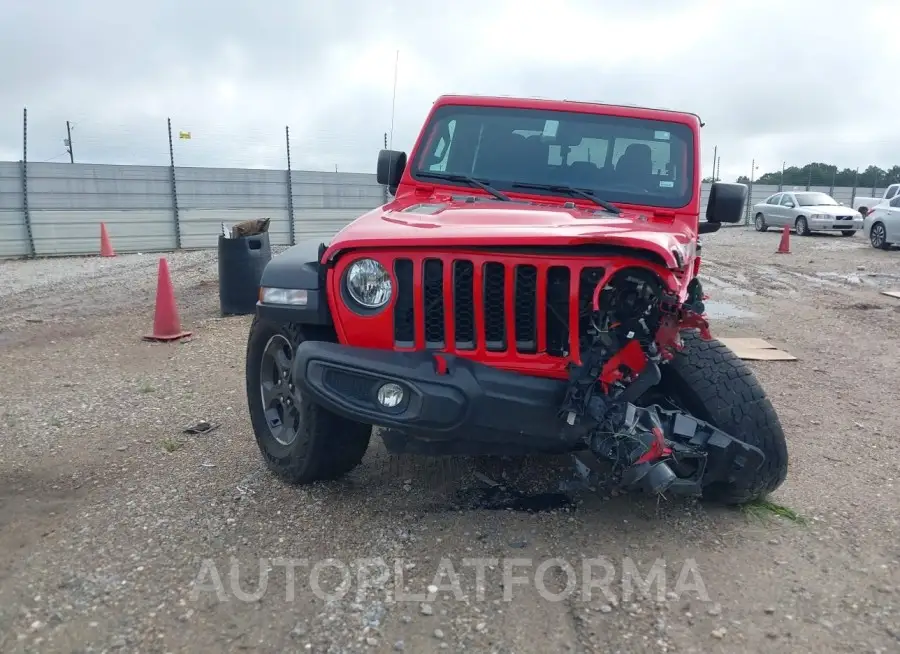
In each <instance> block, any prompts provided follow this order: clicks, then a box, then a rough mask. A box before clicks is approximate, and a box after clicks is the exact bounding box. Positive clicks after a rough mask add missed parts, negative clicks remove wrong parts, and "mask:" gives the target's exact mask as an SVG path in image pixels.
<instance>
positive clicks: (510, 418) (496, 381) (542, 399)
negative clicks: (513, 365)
mask: <svg viewBox="0 0 900 654" xmlns="http://www.w3.org/2000/svg"><path fill="white" fill-rule="evenodd" d="M293 379H294V380H295V383H297V384H298V385H299V387H300V391H301V393H306V394H308V395H309V397H310V398H311V399H312V400H313V401H314V402H316V403H317V404H321V405H322V406H324V407H326V408H328V409H329V410H331V411H333V412H334V413H337V414H338V415H341V416H344V417H346V418H349V419H351V420H356V421H358V422H362V423H366V424H372V425H379V426H383V427H387V428H389V429H395V430H399V431H401V432H404V433H407V434H409V435H415V436H417V437H419V438H422V439H426V440H430V441H438V442H439V441H450V440H463V441H473V442H480V443H496V444H508V445H510V446H528V447H529V448H530V449H531V450H532V451H533V450H534V449H537V450H543V451H566V450H568V449H570V448H571V446H572V445H573V444H574V443H576V442H578V441H579V440H580V439H581V438H583V435H584V433H583V431H580V430H572V429H562V428H561V425H560V423H559V419H558V417H557V410H558V407H559V405H560V403H561V402H562V398H563V396H564V395H565V388H566V387H565V383H564V382H562V381H558V380H552V379H542V378H535V377H528V376H525V375H520V374H517V373H512V372H507V371H503V370H497V369H495V368H491V367H489V366H486V365H484V364H480V363H477V362H473V361H469V360H467V359H462V358H458V357H455V356H452V355H449V354H439V355H436V354H433V353H428V352H391V351H385V350H376V349H369V348H359V347H352V346H346V345H339V344H334V343H323V342H312V341H309V342H304V343H302V344H300V345H299V346H298V348H297V350H296V353H295V359H294V369H293ZM339 437H340V435H339V434H335V438H339Z"/></svg>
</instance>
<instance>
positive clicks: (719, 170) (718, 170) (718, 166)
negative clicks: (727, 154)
mask: <svg viewBox="0 0 900 654" xmlns="http://www.w3.org/2000/svg"><path fill="white" fill-rule="evenodd" d="M721 174H722V157H721V156H720V157H719V158H718V160H717V161H716V176H715V180H716V181H717V182H718V181H719V180H720V179H721V177H720V175H721Z"/></svg>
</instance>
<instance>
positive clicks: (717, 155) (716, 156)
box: [712, 145, 719, 182]
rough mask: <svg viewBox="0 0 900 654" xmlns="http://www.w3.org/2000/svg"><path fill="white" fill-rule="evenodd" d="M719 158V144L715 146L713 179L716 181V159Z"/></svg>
mask: <svg viewBox="0 0 900 654" xmlns="http://www.w3.org/2000/svg"><path fill="white" fill-rule="evenodd" d="M718 159H719V146H718V145H717V146H716V147H714V148H713V174H712V181H714V182H715V181H716V161H718Z"/></svg>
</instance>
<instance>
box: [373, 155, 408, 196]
mask: <svg viewBox="0 0 900 654" xmlns="http://www.w3.org/2000/svg"><path fill="white" fill-rule="evenodd" d="M404 170H406V153H405V152H398V151H397V150H382V151H381V152H379V153H378V166H377V168H376V177H377V178H378V183H379V184H382V185H384V186H387V187H389V188H396V187H397V185H398V184H399V183H400V178H401V177H402V176H403V171H404Z"/></svg>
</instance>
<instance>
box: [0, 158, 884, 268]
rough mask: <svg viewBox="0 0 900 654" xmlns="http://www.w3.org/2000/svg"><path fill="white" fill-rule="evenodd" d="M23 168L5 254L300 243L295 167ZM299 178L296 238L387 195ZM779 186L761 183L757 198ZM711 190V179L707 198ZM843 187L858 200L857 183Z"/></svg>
mask: <svg viewBox="0 0 900 654" xmlns="http://www.w3.org/2000/svg"><path fill="white" fill-rule="evenodd" d="M22 173H23V164H22V163H21V162H0V258H7V257H21V256H30V255H32V254H33V255H35V256H58V255H79V254H94V253H97V252H98V251H99V244H100V223H101V222H104V223H106V227H107V230H108V231H109V234H110V237H111V238H112V241H113V246H114V247H115V249H116V252H120V253H125V252H158V251H167V250H174V249H176V248H178V247H179V245H180V247H182V248H186V249H195V248H214V247H216V243H217V239H218V234H219V233H220V229H221V224H222V223H223V222H224V223H225V224H226V225H232V224H234V223H237V222H240V221H242V220H248V219H252V218H264V217H268V218H270V219H271V223H270V225H269V232H270V238H271V241H272V244H273V245H289V244H290V243H291V235H292V234H291V220H290V210H289V206H290V204H289V201H288V172H287V171H286V170H258V169H253V170H248V169H237V168H176V169H175V184H174V189H173V184H172V178H171V169H170V168H169V167H167V166H113V165H104V164H66V163H29V164H28V165H27V177H26V180H25V181H27V196H26V194H25V193H24V192H23V190H24V184H23V175H22ZM291 181H292V183H291V185H290V186H291V198H290V199H291V201H292V203H293V216H294V225H293V237H294V241H295V242H296V241H299V240H302V239H304V238H319V239H328V238H330V237H331V236H332V235H334V233H335V232H337V231H338V230H339V229H340V228H342V227H343V226H344V225H346V224H347V223H348V222H350V221H351V220H353V219H354V218H356V217H357V216H358V215H360V214H361V213H362V212H364V211H367V210H369V209H372V208H374V207H377V206H378V205H380V204H382V203H383V202H384V200H385V191H384V189H383V187H381V186H380V185H378V184H377V183H376V182H375V176H374V175H369V174H362V173H328V172H316V171H291ZM798 190H802V189H801V188H800V187H798ZM811 190H821V191H825V192H826V193H827V192H829V191H830V190H831V189H829V188H828V187H822V188H815V189H811ZM777 191H778V187H777V186H754V187H753V193H752V197H751V199H750V203H749V204H750V205H752V204H754V203H756V202H760V201H762V200H763V199H765V198H766V197H768V196H769V195H771V194H772V193H775V192H777ZM882 192H883V189H877V190H876V195H879V194H881V193H882ZM708 195H709V185H708V184H704V185H703V197H702V199H703V203H704V206H705V203H706V200H707V198H708ZM857 195H871V189H870V188H869V189H857ZM833 196H834V198H835V199H837V200H838V201H842V202H844V203H846V204H850V201H851V197H852V196H853V189H852V188H836V189H834V193H833ZM26 197H27V204H26V202H25V199H26ZM176 202H177V220H176ZM26 206H27V211H26ZM748 216H749V208H748ZM26 217H27V220H26ZM29 224H30V232H29ZM32 248H33V249H32Z"/></svg>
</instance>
